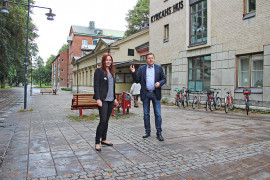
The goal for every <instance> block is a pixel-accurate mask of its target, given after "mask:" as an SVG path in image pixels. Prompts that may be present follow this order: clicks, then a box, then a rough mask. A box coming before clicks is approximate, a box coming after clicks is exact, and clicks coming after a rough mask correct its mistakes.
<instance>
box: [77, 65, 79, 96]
mask: <svg viewBox="0 0 270 180" xmlns="http://www.w3.org/2000/svg"><path fill="white" fill-rule="evenodd" d="M78 68H79V63H78V61H77V94H78V93H79V74H78V70H79V69H78Z"/></svg>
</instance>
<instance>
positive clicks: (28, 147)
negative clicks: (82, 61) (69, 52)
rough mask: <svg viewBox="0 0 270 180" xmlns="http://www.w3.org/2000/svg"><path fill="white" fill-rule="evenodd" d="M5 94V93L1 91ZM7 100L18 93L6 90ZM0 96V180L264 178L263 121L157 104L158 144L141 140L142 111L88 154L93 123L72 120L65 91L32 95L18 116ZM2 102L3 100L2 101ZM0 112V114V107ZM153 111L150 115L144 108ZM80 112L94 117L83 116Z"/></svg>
mask: <svg viewBox="0 0 270 180" xmlns="http://www.w3.org/2000/svg"><path fill="white" fill-rule="evenodd" d="M6 93H8V91H7V92H6ZM9 93H10V94H11V95H12V96H15V94H16V95H18V94H21V95H22V94H23V89H22V88H14V89H12V90H9ZM1 94H3V92H2V91H0V103H1V105H0V137H1V140H0V153H1V154H0V155H2V156H3V157H2V162H1V164H0V179H42V180H43V179H247V178H249V179H269V178H270V117H269V115H254V114H251V115H249V116H246V115H245V114H244V113H229V114H225V113H224V111H218V112H205V110H204V109H201V110H192V109H191V108H187V109H179V108H178V107H176V106H162V117H163V136H164V138H165V141H164V142H159V141H158V140H157V139H156V137H155V128H154V120H153V114H152V115H151V124H152V134H151V137H149V138H148V139H143V138H142V135H143V133H144V129H143V111H142V106H140V107H139V108H132V109H131V111H130V114H129V115H126V116H123V115H122V114H121V113H120V114H117V115H118V116H117V117H113V118H111V120H110V125H109V132H108V140H109V141H111V142H112V143H113V144H114V146H113V147H105V146H102V151H101V152H96V151H95V149H94V137H95V130H96V127H97V123H98V120H88V121H72V120H70V116H73V117H77V116H79V112H78V111H71V110H70V104H71V99H72V94H71V92H64V91H59V92H58V95H47V94H46V95H45V94H44V95H41V94H40V93H39V90H38V89H35V91H34V92H33V96H31V97H29V96H28V97H29V100H28V107H29V108H30V107H32V108H33V111H28V112H18V110H19V109H20V108H22V107H23V101H22V100H23V99H22V98H20V96H17V98H16V100H13V101H12V102H11V101H10V103H9V104H10V105H8V106H3V103H4V101H3V99H4V98H3V96H1ZM6 96H8V95H6ZM1 108H2V109H1ZM151 112H152V109H151ZM83 114H85V115H90V114H96V115H97V114H98V112H97V111H96V110H84V111H83Z"/></svg>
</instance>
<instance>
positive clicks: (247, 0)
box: [244, 0, 256, 14]
mask: <svg viewBox="0 0 270 180" xmlns="http://www.w3.org/2000/svg"><path fill="white" fill-rule="evenodd" d="M244 4H245V10H244V11H245V12H244V14H248V13H251V12H255V11H256V0H244Z"/></svg>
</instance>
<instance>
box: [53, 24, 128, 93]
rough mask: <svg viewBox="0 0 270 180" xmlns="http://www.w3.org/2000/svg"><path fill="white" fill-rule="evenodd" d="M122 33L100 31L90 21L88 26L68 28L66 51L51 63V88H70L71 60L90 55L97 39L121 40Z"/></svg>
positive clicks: (71, 77) (71, 81)
mask: <svg viewBox="0 0 270 180" xmlns="http://www.w3.org/2000/svg"><path fill="white" fill-rule="evenodd" d="M123 36H124V31H118V30H109V29H100V28H96V27H95V22H94V21H90V22H89V26H87V27H85V26H76V25H72V26H71V27H70V31H69V36H68V37H67V42H68V50H66V51H64V52H62V53H60V54H58V55H57V56H56V58H55V59H54V61H53V62H52V86H53V87H54V88H59V87H71V86H72V85H73V72H72V71H73V66H72V64H71V61H72V58H73V57H74V59H79V58H81V57H83V56H85V55H86V54H89V53H91V52H92V51H93V50H94V49H95V47H96V45H97V43H98V41H99V39H122V38H123Z"/></svg>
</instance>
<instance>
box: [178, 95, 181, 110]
mask: <svg viewBox="0 0 270 180" xmlns="http://www.w3.org/2000/svg"><path fill="white" fill-rule="evenodd" d="M181 105H182V101H181V98H180V96H178V107H179V108H180V107H181Z"/></svg>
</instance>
